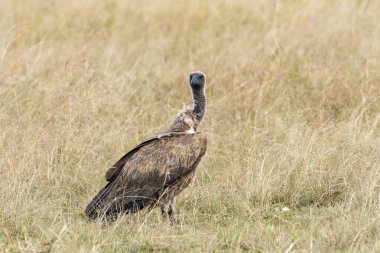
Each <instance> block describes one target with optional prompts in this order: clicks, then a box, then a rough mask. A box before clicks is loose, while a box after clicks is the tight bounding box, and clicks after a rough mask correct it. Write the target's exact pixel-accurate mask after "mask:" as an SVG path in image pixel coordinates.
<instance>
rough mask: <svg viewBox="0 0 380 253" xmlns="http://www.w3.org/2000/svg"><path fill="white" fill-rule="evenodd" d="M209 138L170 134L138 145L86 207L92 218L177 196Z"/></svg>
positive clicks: (111, 170) (139, 207)
mask: <svg viewBox="0 0 380 253" xmlns="http://www.w3.org/2000/svg"><path fill="white" fill-rule="evenodd" d="M206 146H207V140H206V137H205V136H204V135H203V134H201V133H196V134H186V133H168V134H163V135H161V136H158V137H155V138H152V139H150V140H148V141H145V142H143V143H141V144H140V145H138V146H137V147H136V148H134V149H132V150H131V151H130V152H128V153H127V154H126V155H124V156H123V157H122V158H121V159H120V160H119V161H118V162H117V163H115V165H114V166H112V167H111V168H110V169H109V170H108V172H107V174H106V179H107V180H108V181H109V183H108V184H107V185H106V186H105V187H104V188H103V189H102V190H101V191H100V192H99V193H98V194H97V195H96V197H95V198H94V199H93V200H92V201H91V203H90V204H89V205H88V206H87V209H86V214H87V215H88V216H89V217H90V218H97V217H99V216H111V217H113V216H115V215H117V214H118V213H132V212H136V211H138V210H141V209H143V208H144V207H146V206H151V205H154V203H156V202H157V200H159V199H160V198H162V197H163V196H164V195H167V194H172V195H176V194H178V193H179V192H181V191H182V189H183V188H185V187H186V186H187V185H188V184H189V183H190V181H191V179H192V177H193V175H194V172H195V169H196V167H197V165H198V164H199V162H200V159H201V158H202V156H203V155H204V154H205V152H206Z"/></svg>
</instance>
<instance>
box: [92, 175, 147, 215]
mask: <svg viewBox="0 0 380 253" xmlns="http://www.w3.org/2000/svg"><path fill="white" fill-rule="evenodd" d="M111 183H112V182H109V183H108V184H107V185H106V186H105V187H104V188H103V189H102V190H101V191H100V192H99V193H98V194H97V195H96V196H95V198H94V199H93V200H92V201H91V202H90V204H88V206H87V208H86V215H87V216H88V217H89V218H90V219H91V220H94V219H97V218H102V219H106V218H111V220H112V219H115V218H116V217H117V215H118V214H121V213H124V214H128V213H135V212H137V211H139V210H141V209H143V208H144V207H145V206H146V205H147V204H149V202H150V199H147V198H133V199H131V198H129V197H127V196H128V195H126V196H125V197H120V196H119V197H116V195H117V194H115V192H114V190H113V189H112V186H111Z"/></svg>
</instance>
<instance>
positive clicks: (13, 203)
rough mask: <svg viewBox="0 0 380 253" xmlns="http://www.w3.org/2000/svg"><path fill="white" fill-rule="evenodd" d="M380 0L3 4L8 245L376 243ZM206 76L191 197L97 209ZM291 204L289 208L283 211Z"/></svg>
mask: <svg viewBox="0 0 380 253" xmlns="http://www.w3.org/2000/svg"><path fill="white" fill-rule="evenodd" d="M379 9H380V2H379V1H359V0H357V1H352V0H351V1H350V0H349V1H328V0H325V1H320V0H311V1H264V0H261V1H260V0H257V1H191V2H190V1H129V2H127V1H111V0H110V1H95V0H88V1H75V0H66V1H37V0H32V1H27V0H14V1H1V3H0V17H1V18H0V106H1V107H0V126H1V131H0V154H1V156H0V168H1V169H0V178H1V181H0V197H1V199H0V202H1V204H0V252H39V251H44V252H125V251H131V252H144V251H163V252H172V251H173V252H174V251H177V252H179V251H191V252H210V251H213V252H220V251H237V252H239V251H241V252H244V251H253V252H290V251H295V252H380V123H379V121H380V61H379V59H380V15H379ZM193 70H203V71H204V72H205V73H206V75H207V77H208V83H207V88H206V90H207V96H208V110H207V112H206V117H205V119H204V121H203V122H202V124H201V126H200V127H199V130H200V131H203V132H205V133H206V134H207V136H208V140H209V144H208V151H207V153H206V156H205V157H204V159H203V161H202V162H201V164H200V166H199V167H198V170H197V175H196V178H195V180H194V181H193V183H192V184H191V185H190V186H189V188H187V189H186V190H185V191H184V192H183V193H182V194H181V195H180V197H179V199H178V204H177V210H178V219H179V223H178V224H177V225H175V226H169V225H163V224H161V219H160V213H159V211H158V210H154V211H153V212H150V213H146V212H142V213H139V214H138V215H131V216H125V217H123V218H121V219H119V220H117V221H116V222H115V223H113V224H109V225H107V226H102V225H101V224H100V223H94V222H89V221H88V220H87V219H86V217H85V216H84V214H83V212H84V208H85V206H86V205H87V203H88V202H89V201H90V200H91V198H92V197H93V196H94V195H95V194H96V193H97V191H98V190H99V189H100V188H101V187H102V186H103V185H104V184H105V180H104V174H105V171H106V170H107V169H108V167H109V166H110V165H112V164H113V162H115V161H116V160H117V159H118V158H120V157H121V156H122V155H123V154H124V153H125V152H126V151H128V150H129V149H130V148H132V147H134V146H135V145H136V144H138V143H139V142H141V141H143V140H144V139H146V138H148V137H150V136H152V135H154V134H156V133H158V132H160V131H161V130H164V129H166V128H167V126H168V125H169V124H170V123H171V122H172V120H173V119H174V117H175V115H176V112H177V111H178V110H179V109H181V108H182V106H183V103H186V104H191V97H190V89H189V87H188V73H189V72H190V71H193ZM285 207H286V208H288V209H289V211H286V212H285V211H283V208H285Z"/></svg>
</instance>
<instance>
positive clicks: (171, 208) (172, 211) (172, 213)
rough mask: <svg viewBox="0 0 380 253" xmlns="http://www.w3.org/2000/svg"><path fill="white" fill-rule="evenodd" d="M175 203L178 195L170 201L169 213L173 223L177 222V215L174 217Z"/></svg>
mask: <svg viewBox="0 0 380 253" xmlns="http://www.w3.org/2000/svg"><path fill="white" fill-rule="evenodd" d="M175 203H176V197H173V198H172V199H171V200H170V201H169V209H168V214H169V219H170V223H171V224H174V223H175V222H176V220H175V217H174V208H175Z"/></svg>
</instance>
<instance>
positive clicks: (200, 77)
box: [190, 71, 206, 90]
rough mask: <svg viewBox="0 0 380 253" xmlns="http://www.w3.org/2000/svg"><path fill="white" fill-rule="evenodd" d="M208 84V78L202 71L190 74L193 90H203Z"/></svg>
mask: <svg viewBox="0 0 380 253" xmlns="http://www.w3.org/2000/svg"><path fill="white" fill-rule="evenodd" d="M205 84H206V76H205V74H203V73H202V72H201V71H195V72H192V73H191V74H190V86H191V88H192V89H196V90H197V89H203V88H204V86H205Z"/></svg>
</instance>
